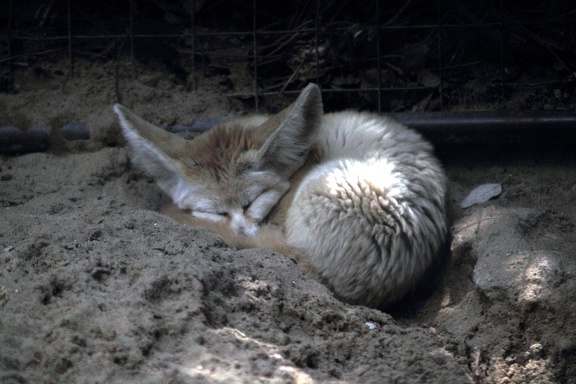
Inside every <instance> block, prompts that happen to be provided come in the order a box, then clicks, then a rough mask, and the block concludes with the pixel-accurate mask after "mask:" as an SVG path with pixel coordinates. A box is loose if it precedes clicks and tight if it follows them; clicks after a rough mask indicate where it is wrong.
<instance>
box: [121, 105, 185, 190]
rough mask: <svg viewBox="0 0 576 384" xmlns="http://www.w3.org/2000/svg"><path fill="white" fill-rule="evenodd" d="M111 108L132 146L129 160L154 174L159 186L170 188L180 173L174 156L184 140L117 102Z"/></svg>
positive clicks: (180, 150)
mask: <svg viewBox="0 0 576 384" xmlns="http://www.w3.org/2000/svg"><path fill="white" fill-rule="evenodd" d="M114 111H115V112H116V114H117V115H118V117H119V119H120V125H121V127H122V132H123V133H124V137H125V138H126V140H127V141H128V144H129V145H130V147H131V148H132V156H131V158H132V161H133V162H134V163H136V164H137V165H138V166H140V168H142V169H143V170H144V171H146V172H147V173H148V174H149V175H150V176H152V177H154V179H156V181H157V182H158V185H159V186H160V187H161V188H162V189H165V190H166V189H168V190H169V189H171V187H172V186H174V185H175V184H176V183H177V182H178V179H179V178H181V175H182V174H183V171H182V163H181V162H179V161H178V160H176V159H177V158H178V155H179V154H181V153H183V152H184V151H185V147H186V140H185V139H183V138H181V137H179V136H176V135H174V134H172V133H169V132H166V131H165V130H163V129H161V128H158V127H156V126H154V125H152V124H150V123H148V122H147V121H145V120H144V119H142V118H141V117H139V116H137V115H135V114H134V113H132V112H131V111H130V110H129V109H128V108H126V107H124V106H122V105H120V104H116V105H115V106H114ZM167 192H168V191H167Z"/></svg>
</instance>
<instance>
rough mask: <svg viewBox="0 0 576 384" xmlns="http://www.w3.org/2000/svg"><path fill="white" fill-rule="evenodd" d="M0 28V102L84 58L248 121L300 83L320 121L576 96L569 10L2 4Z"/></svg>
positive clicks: (575, 49) (370, 1)
mask: <svg viewBox="0 0 576 384" xmlns="http://www.w3.org/2000/svg"><path fill="white" fill-rule="evenodd" d="M0 28H1V34H2V37H3V38H2V39H1V40H0V75H1V78H0V79H1V80H0V91H2V92H15V91H17V90H16V89H14V71H15V70H18V69H19V68H21V67H34V66H35V65H36V63H38V62H42V61H44V60H54V59H58V58H60V59H62V58H66V60H67V63H68V68H67V73H66V75H68V76H75V63H76V61H77V60H79V59H81V58H82V59H88V60H91V61H96V62H98V61H110V60H131V61H132V62H135V61H139V62H141V63H152V62H155V63H161V64H162V65H164V66H165V67H166V69H167V70H169V71H171V72H173V73H175V74H176V78H177V79H178V80H177V81H180V82H182V84H184V85H185V86H186V87H187V89H189V90H190V91H193V90H196V89H202V87H206V86H208V85H207V82H206V81H205V79H207V78H212V79H214V78H216V79H217V85H218V88H219V89H220V90H221V91H222V93H223V94H225V95H226V96H227V97H233V98H239V99H241V100H243V101H245V102H246V103H247V104H249V105H250V107H252V108H254V109H256V110H258V109H260V108H262V107H263V106H264V105H265V107H266V108H268V109H270V108H271V109H274V108H275V107H274V102H273V101H272V100H273V99H274V98H275V97H278V96H281V95H290V94H292V93H297V92H299V91H300V90H301V89H302V87H303V86H305V85H306V84H307V83H309V82H315V83H318V84H319V85H321V87H322V90H323V94H324V97H325V104H326V105H327V106H328V108H334V109H336V108H360V109H369V110H376V111H413V110H422V111H440V110H457V109H459V110H466V109H470V108H476V107H475V105H483V104H486V105H489V104H490V103H491V102H492V101H499V102H504V107H506V101H507V100H511V99H514V98H516V99H518V96H517V95H518V93H521V94H522V95H524V96H523V97H524V99H525V100H524V103H520V104H519V105H518V104H517V105H516V107H517V108H520V109H522V108H525V109H529V108H547V105H546V100H550V99H555V100H556V103H555V105H554V107H556V108H562V107H565V108H568V107H569V106H570V103H573V102H574V97H573V93H574V89H575V88H576V87H575V86H576V5H575V4H573V2H571V1H551V2H537V1H528V2H526V1H522V2H521V1H504V0H494V1H485V2H478V3H472V2H470V3H466V2H461V1H457V0H436V1H421V0H401V1H398V0H391V1H377V0H357V1H336V0H313V1H292V2H281V1H268V2H265V1H262V0H228V1H224V0H221V1H217V0H215V1H209V0H180V1H168V0H128V1H111V0H83V1H73V0H68V1H56V0H51V1H48V0H31V1H26V2H23V1H16V0H9V1H4V2H3V4H2V5H0ZM210 84H214V82H210ZM527 90H528V92H527ZM526 94H529V96H526ZM535 94H542V98H541V99H543V100H544V101H538V102H535V101H534V98H533V95H535ZM530 95H532V96H530ZM531 97H532V100H531V99H530V98H531ZM531 103H532V104H531Z"/></svg>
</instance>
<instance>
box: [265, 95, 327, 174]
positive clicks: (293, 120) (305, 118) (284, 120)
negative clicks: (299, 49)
mask: <svg viewBox="0 0 576 384" xmlns="http://www.w3.org/2000/svg"><path fill="white" fill-rule="evenodd" d="M322 114H323V110H322V95H321V93H320V89H319V88H318V86H317V85H316V84H309V85H308V86H307V87H306V88H304V90H303V91H302V93H300V96H298V99H297V100H296V101H295V102H294V104H292V105H291V106H290V107H288V108H286V109H285V110H284V111H282V112H280V113H279V114H277V115H275V116H273V117H271V118H270V119H268V121H266V122H265V123H264V124H262V126H260V127H258V128H257V130H258V131H259V132H261V133H262V134H266V135H268V138H267V139H266V141H265V142H264V145H262V147H261V148H260V149H259V151H258V162H259V166H260V167H262V168H272V169H274V170H275V171H276V172H279V173H281V174H282V175H284V176H285V177H287V178H288V177H290V176H292V174H293V173H294V172H296V171H297V170H298V168H300V167H301V166H302V165H303V164H304V161H305V160H306V156H307V154H308V151H309V149H310V147H311V146H312V144H314V142H315V141H316V138H317V137H318V131H319V130H320V125H321V123H322ZM270 132H271V133H270Z"/></svg>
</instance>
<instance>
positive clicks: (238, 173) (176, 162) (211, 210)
mask: <svg viewBox="0 0 576 384" xmlns="http://www.w3.org/2000/svg"><path fill="white" fill-rule="evenodd" d="M114 109H115V111H116V113H117V114H118V116H119V117H120V123H121V125H122V129H123V132H124V135H125V137H126V139H127V140H128V142H129V144H130V146H131V147H132V159H133V161H134V162H135V163H137V164H138V165H139V166H141V167H142V168H143V169H144V170H145V171H146V172H147V173H149V174H150V175H151V176H153V177H154V178H155V179H156V182H157V184H158V185H159V187H160V188H161V189H162V190H164V191H165V192H166V193H167V194H168V195H169V196H171V198H172V200H173V201H174V203H175V204H176V205H177V206H178V207H179V208H181V209H185V210H189V211H190V213H191V214H192V215H193V216H195V217H198V218H200V219H205V220H210V221H213V222H218V223H226V224H228V225H229V226H230V228H231V229H232V230H233V231H234V232H235V233H237V234H242V235H247V236H253V235H255V234H256V233H257V232H258V225H259V224H260V223H261V222H262V221H263V220H264V219H265V218H266V216H267V215H268V214H269V213H270V211H271V210H272V208H273V207H274V206H275V205H276V204H277V203H278V201H279V200H280V199H281V198H282V196H283V195H284V194H285V193H286V191H287V190H288V189H289V187H290V182H289V179H290V177H291V176H292V174H293V173H294V172H296V171H297V170H298V169H299V168H300V167H301V166H302V165H303V164H304V161H305V159H306V156H307V154H308V151H309V150H310V147H311V146H312V145H313V143H314V142H315V140H316V137H317V133H318V129H319V127H320V124H321V119H322V104H321V98H320V91H319V89H318V88H317V87H316V86H314V85H309V86H308V87H307V88H306V89H304V91H303V92H302V94H301V95H300V97H299V98H298V100H297V101H296V102H295V103H294V104H293V105H292V106H290V107H289V108H288V109H286V110H284V111H282V112H280V113H279V114H278V115H275V116H272V117H266V116H256V117H252V118H245V119H239V120H236V121H231V122H228V123H225V124H222V125H220V126H217V127H215V128H213V129H212V130H211V131H209V132H206V133H203V134H202V135H200V136H198V137H197V138H195V139H194V140H184V139H182V138H181V137H179V136H176V135H174V134H171V133H168V132H166V131H164V130H162V129H160V128H158V127H155V126H153V125H152V124H150V123H147V122H146V121H144V120H143V119H141V118H139V117H138V116H136V115H134V114H133V113H132V112H130V111H129V110H128V109H126V108H125V107H123V106H121V105H116V106H115V108H114Z"/></svg>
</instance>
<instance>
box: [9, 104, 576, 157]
mask: <svg viewBox="0 0 576 384" xmlns="http://www.w3.org/2000/svg"><path fill="white" fill-rule="evenodd" d="M388 116H391V117H393V118H395V119H396V120H398V121H400V122H401V123H403V124H405V125H407V126H408V127H411V128H413V129H415V130H417V131H419V132H420V133H422V135H424V136H425V137H426V138H427V139H428V140H430V141H431V142H432V143H433V144H434V145H435V146H436V147H440V148H443V149H448V150H449V149H450V148H463V147H470V146H473V147H475V148H476V147H482V146H484V147H485V146H490V147H492V148H496V147H502V146H506V147H509V148H510V147H515V148H522V147H534V146H536V147H541V146H545V145H548V146H550V145H554V146H557V147H560V146H562V147H567V146H569V147H574V146H575V145H576V112H574V111H520V112H511V111H473V112H403V113H391V114H388ZM215 124H217V119H210V118H207V119H199V120H197V121H196V122H195V123H194V124H193V125H191V126H181V125H178V126H174V127H172V128H169V129H168V130H170V131H174V132H180V131H194V132H201V131H207V130H209V129H210V128H212V127H213V126H214V125H215ZM60 134H61V136H62V137H63V138H64V139H66V140H79V139H80V140H82V139H84V140H86V139H89V138H90V136H89V130H88V127H86V126H84V125H82V124H68V125H66V126H64V127H62V129H61V132H60ZM49 146H50V135H49V134H48V131H47V130H39V129H29V130H27V131H22V130H20V129H17V128H14V127H4V128H0V153H12V154H14V153H27V152H38V151H45V150H47V149H48V148H49Z"/></svg>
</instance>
